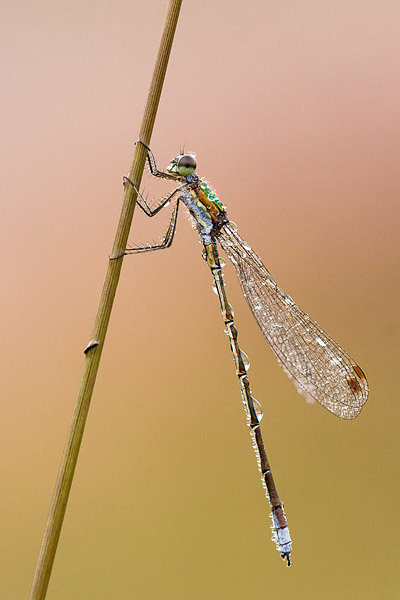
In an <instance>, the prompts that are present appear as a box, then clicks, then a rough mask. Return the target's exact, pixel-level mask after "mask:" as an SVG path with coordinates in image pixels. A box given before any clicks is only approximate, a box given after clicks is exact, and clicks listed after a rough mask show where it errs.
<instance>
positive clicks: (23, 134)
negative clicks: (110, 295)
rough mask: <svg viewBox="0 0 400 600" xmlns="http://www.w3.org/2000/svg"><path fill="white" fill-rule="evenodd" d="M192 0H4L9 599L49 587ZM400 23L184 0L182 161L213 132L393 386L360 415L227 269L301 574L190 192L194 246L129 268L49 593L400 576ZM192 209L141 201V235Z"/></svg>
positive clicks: (277, 241)
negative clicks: (91, 359)
mask: <svg viewBox="0 0 400 600" xmlns="http://www.w3.org/2000/svg"><path fill="white" fill-rule="evenodd" d="M166 5H167V2H166V1H164V0H163V1H154V2H135V1H133V2H132V1H131V2H124V1H119V2H117V3H116V2H109V1H108V0H105V1H103V2H94V1H90V0H89V1H86V2H83V3H82V2H78V1H77V0H72V1H71V2H69V3H67V4H65V3H61V2H57V3H54V2H50V1H39V2H37V3H35V4H33V3H31V2H27V1H15V0H13V2H11V1H8V2H7V1H3V2H1V35H0V39H1V42H0V43H1V48H2V60H1V69H2V74H1V82H2V88H3V91H2V110H1V123H2V125H1V127H2V129H1V139H2V144H1V148H2V156H1V161H0V165H1V169H2V173H1V179H0V181H1V185H2V207H3V208H2V219H1V236H0V239H1V244H2V249H1V255H2V259H3V260H2V288H3V293H2V311H1V312H2V333H1V365H2V383H1V419H0V428H1V429H0V448H1V462H0V469H1V474H0V475H1V481H2V493H1V497H0V509H1V510H0V518H1V522H0V530H1V544H0V545H1V565H0V566H1V588H2V590H1V596H2V598H7V600H14V599H15V600H17V599H18V600H19V599H21V598H26V597H28V594H29V589H30V585H31V581H32V578H33V573H34V569H35V564H36V560H37V555H38V551H39V547H40V543H41V538H42V534H43V530H44V525H45V522H46V519H47V514H48V508H49V504H50V499H51V495H52V492H53V487H54V482H55V478H56V474H57V470H58V465H59V461H60V457H61V454H62V449H63V446H64V442H65V438H66V434H67V429H68V426H69V421H70V418H71V414H72V410H73V406H74V402H75V396H76V391H77V388H78V385H79V381H80V377H81V372H82V366H83V361H84V356H83V353H82V351H83V348H84V347H85V346H86V344H87V342H88V340H89V339H90V336H91V329H92V325H93V320H94V316H95V313H96V309H97V303H98V299H99V296H100V291H101V288H102V284H103V279H104V275H105V270H106V267H107V260H108V258H107V257H108V254H109V252H110V249H111V246H112V241H113V239H114V232H115V228H116V224H117V221H118V218H119V212H120V207H121V202H122V185H121V178H122V175H123V174H125V173H127V172H128V171H129V166H130V162H131V158H132V155H133V149H134V147H133V142H134V141H135V140H136V138H137V136H138V131H139V126H140V122H141V116H142V111H143V108H144V104H145V100H146V95H147V90H148V86H149V82H150V78H151V73H152V67H153V64H154V59H155V55H156V51H157V48H158V43H159V38H160V33H161V28H162V24H163V20H164V16H165V10H166ZM399 18H400V5H399V3H398V2H397V0H393V1H392V2H390V1H383V2H377V1H368V0H367V1H366V0H362V1H361V0H360V1H356V0H341V1H333V0H332V1H325V2H320V1H311V0H310V1H306V0H299V1H296V0H292V1H286V2H285V1H280V2H272V1H269V0H268V1H252V2H248V3H243V2H239V1H236V0H235V1H230V2H227V1H225V2H223V1H221V2H210V1H207V2H195V1H193V0H186V2H184V4H183V8H182V12H181V19H180V22H179V24H178V30H177V34H176V40H175V43H174V47H173V51H172V54H171V61H170V66H169V70H168V74H167V79H166V83H165V87H164V92H163V96H162V99H161V104H160V109H159V113H158V117H157V121H156V126H155V130H154V135H153V139H152V147H153V149H154V151H155V154H156V157H157V159H158V161H159V162H160V164H161V165H165V164H166V163H167V162H168V161H169V159H170V158H171V157H172V156H174V155H175V154H176V153H177V152H178V151H179V148H180V147H181V146H182V145H183V144H185V145H186V146H185V147H186V149H187V150H194V151H196V152H197V157H198V165H199V167H198V172H199V174H200V175H202V176H203V175H205V176H207V178H208V180H209V181H210V182H211V183H212V184H213V185H214V186H215V187H216V188H217V190H218V192H219V195H220V197H221V199H222V201H223V202H225V203H226V204H227V205H228V214H229V216H230V218H231V219H232V220H233V221H236V222H237V223H238V224H239V231H240V233H241V234H242V236H243V237H244V238H245V239H246V240H248V241H249V242H250V243H251V245H252V246H253V247H254V248H255V250H256V251H257V252H258V253H259V254H260V255H261V257H263V260H264V262H265V263H266V265H267V266H268V268H270V270H271V272H272V273H273V274H274V276H275V277H276V278H277V280H278V283H279V284H280V286H281V287H283V289H285V290H286V291H287V292H288V293H289V294H290V295H292V296H293V297H294V298H295V299H296V301H297V302H298V304H299V305H300V306H301V307H303V308H304V309H305V310H307V312H309V313H310V315H311V316H312V317H313V318H314V319H316V320H317V321H318V322H319V323H320V324H321V325H322V326H323V327H324V329H326V330H327V331H328V332H329V333H330V334H331V335H333V336H334V338H335V339H336V340H338V341H339V343H340V344H341V345H343V347H344V348H345V349H346V350H347V351H348V352H349V353H350V354H351V355H352V356H353V357H354V358H355V360H356V361H357V362H359V364H360V365H361V366H362V368H363V369H364V370H365V372H366V373H367V376H368V379H369V383H370V386H371V394H370V400H369V402H368V403H367V405H366V406H365V408H364V410H363V412H362V414H361V416H360V417H359V418H358V419H357V420H356V421H353V422H351V421H350V422H345V421H341V420H339V419H337V418H335V417H333V416H332V415H330V414H329V413H328V412H327V411H325V410H323V409H322V408H321V407H319V406H310V405H307V404H306V403H305V402H304V400H303V399H302V398H301V397H300V396H298V395H297V394H296V392H295V390H294V388H293V386H292V384H291V383H290V382H289V381H288V380H287V378H286V377H285V375H284V374H283V373H282V372H281V370H280V368H279V367H278V366H277V364H276V362H275V359H274V358H273V356H272V354H271V352H270V350H269V349H268V347H267V344H266V343H265V341H264V339H263V337H262V335H261V333H260V331H259V329H258V327H257V325H256V323H255V321H254V319H253V318H252V315H251V313H250V311H249V309H248V308H247V306H246V303H245V301H244V299H243V297H242V295H241V291H240V288H239V285H238V283H237V281H236V277H235V274H234V271H233V269H232V268H231V266H230V265H227V268H226V280H227V284H228V287H227V291H228V294H229V297H230V300H231V302H232V305H233V306H234V308H235V314H236V322H237V326H238V329H239V333H240V336H239V339H240V343H241V346H242V348H243V349H244V350H245V351H246V352H247V353H248V355H249V357H250V360H251V369H250V372H249V375H250V380H251V383H252V389H253V392H254V395H255V397H256V398H257V399H258V400H259V401H260V402H261V403H262V404H263V406H264V413H265V416H264V421H263V431H264V438H265V440H266V444H267V449H268V450H269V456H270V460H271V463H272V467H273V470H274V473H275V478H276V481H277V485H278V489H279V492H280V495H281V497H282V499H283V501H284V502H285V507H286V511H287V515H288V520H289V525H290V531H291V534H292V537H293V541H294V550H293V566H292V568H291V569H286V568H285V567H284V565H283V563H281V559H280V558H279V555H278V553H277V552H276V551H275V549H274V545H273V544H272V542H271V541H270V540H269V538H270V530H269V525H270V521H269V518H268V512H269V510H268V507H267V504H266V500H265V498H264V496H263V490H262V487H261V485H260V482H259V475H258V472H257V469H256V462H255V457H254V455H253V451H252V449H251V443H250V436H249V434H248V431H247V429H246V425H245V416H244V412H243V408H242V403H241V399H240V393H239V387H238V383H237V380H236V376H235V370H234V366H233V362H232V357H231V352H230V349H229V345H228V340H227V339H226V336H225V335H224V334H223V323H222V320H221V316H220V313H219V308H218V300H217V298H216V297H215V296H214V294H213V293H212V291H211V277H210V273H209V272H208V269H207V267H206V265H205V263H204V261H203V260H202V258H201V247H200V245H199V243H198V241H197V238H196V235H195V233H194V232H193V230H192V229H191V227H190V226H189V225H188V223H187V222H186V218H185V215H184V212H182V214H181V216H180V222H179V227H178V233H177V236H176V242H175V243H174V245H173V247H172V248H171V249H170V250H169V251H167V252H164V253H162V252H161V253H154V254H151V255H147V256H136V257H129V258H128V259H126V261H125V262H124V266H123V270H122V277H121V280H120V285H119V288H118V292H117V297H116V302H115V305H114V309H113V313H112V318H111V323H110V328H109V332H108V336H107V343H106V346H105V350H104V352H103V358H102V362H101V365H100V371H99V376H98V379H97V384H96V388H95V393H94V396H93V401H92V406H91V409H90V412H89V418H88V423H87V429H86V432H85V437H84V440H83V444H82V448H81V454H80V457H79V461H78V467H77V471H76V476H75V480H74V484H73V488H72V492H71V497H70V502H69V506H68V510H67V514H66V519H65V522H64V527H63V531H62V535H61V539H60V544H59V549H58V553H57V557H56V561H55V565H54V569H53V574H52V578H51V581H50V586H49V592H48V598H49V599H55V600H70V599H72V598H74V599H75V600H78V599H82V600H86V599H92V598H93V599H96V600H102V599H107V600H108V599H110V598H133V597H135V598H136V597H137V598H146V599H147V598H149V599H153V598H154V599H158V598H163V599H177V598H193V599H203V598H207V599H217V598H218V599H219V598H231V599H241V600H242V599H243V600H244V599H247V598H249V597H259V598H269V597H270V596H271V594H274V596H275V597H285V598H299V599H303V598H304V599H318V600H320V599H327V600H331V599H332V600H333V599H336V598H338V597H340V598H341V599H342V600H350V599H352V600H355V599H363V600H368V599H371V600H372V599H376V598H385V599H392V598H398V597H399V596H400V590H399V584H398V573H399V566H400V565H399V544H398V536H399V526H398V500H399V488H400V486H399V480H398V451H399V444H398V439H399V436H398V429H399V425H400V423H399V387H398V375H399V300H400V299H399V291H400V283H399V256H400V252H399V225H400V218H399V217H400V214H399V192H400V179H399V172H400V169H399V161H398V154H399V152H398V149H399V143H400V135H399V134H400V132H399V123H400V86H399V67H400V65H399V63H400V60H399V57H400V36H399ZM158 184H160V185H158ZM144 185H145V187H146V189H147V190H149V191H151V194H153V195H154V196H160V195H161V194H163V193H166V192H167V190H168V189H170V186H169V185H168V183H167V182H161V183H160V182H153V181H152V180H148V181H146V182H144ZM166 221H167V215H163V214H161V215H160V216H159V217H158V218H157V219H154V220H148V222H147V221H146V219H145V218H144V217H142V215H141V214H139V211H138V212H137V213H136V214H135V224H134V228H133V231H132V235H131V240H132V241H133V240H136V241H139V242H140V241H146V240H148V239H150V238H156V239H157V238H158V237H159V236H160V234H161V233H162V232H163V231H164V229H165V225H166Z"/></svg>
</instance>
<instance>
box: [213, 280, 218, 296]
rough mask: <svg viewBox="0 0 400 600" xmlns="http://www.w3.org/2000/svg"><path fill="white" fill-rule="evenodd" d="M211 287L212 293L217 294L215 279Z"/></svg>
mask: <svg viewBox="0 0 400 600" xmlns="http://www.w3.org/2000/svg"><path fill="white" fill-rule="evenodd" d="M212 289H213V292H214V294H217V296H218V288H217V284H216V283H215V281H213V284H212Z"/></svg>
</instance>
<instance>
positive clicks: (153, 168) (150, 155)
mask: <svg viewBox="0 0 400 600" xmlns="http://www.w3.org/2000/svg"><path fill="white" fill-rule="evenodd" d="M136 143H137V144H142V146H144V147H145V148H146V150H147V163H148V165H149V169H150V173H151V174H152V175H154V177H160V178H161V179H172V180H173V181H176V177H175V176H174V175H171V174H170V173H165V172H164V171H159V170H158V168H157V163H156V159H155V158H154V154H153V152H152V151H151V149H150V148H149V146H147V144H145V143H144V142H142V140H138V141H137V142H136Z"/></svg>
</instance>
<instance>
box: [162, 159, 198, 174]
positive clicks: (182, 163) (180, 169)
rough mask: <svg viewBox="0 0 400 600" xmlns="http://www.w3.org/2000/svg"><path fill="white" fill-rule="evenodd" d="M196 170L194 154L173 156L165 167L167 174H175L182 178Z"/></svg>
mask: <svg viewBox="0 0 400 600" xmlns="http://www.w3.org/2000/svg"><path fill="white" fill-rule="evenodd" d="M195 170H196V155H195V154H179V156H175V158H173V159H172V160H171V162H170V164H169V165H168V167H167V171H168V173H176V174H177V175H181V176H182V177H188V176H189V175H191V174H192V173H194V172H195Z"/></svg>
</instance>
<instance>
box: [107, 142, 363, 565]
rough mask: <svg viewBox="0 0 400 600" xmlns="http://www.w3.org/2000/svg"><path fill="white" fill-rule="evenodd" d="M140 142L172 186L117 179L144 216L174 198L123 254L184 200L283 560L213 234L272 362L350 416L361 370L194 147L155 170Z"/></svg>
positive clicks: (273, 496)
mask: <svg viewBox="0 0 400 600" xmlns="http://www.w3.org/2000/svg"><path fill="white" fill-rule="evenodd" d="M143 145H145V144H143ZM146 148H147V162H148V166H149V168H150V173H151V174H152V175H154V176H155V177H160V178H163V179H169V180H172V181H175V182H176V183H177V184H178V186H177V187H176V188H175V189H174V190H173V191H172V192H171V193H170V194H169V195H168V196H166V197H165V198H162V199H161V200H160V201H159V202H157V203H156V205H155V206H154V207H151V206H150V205H149V204H148V203H147V201H146V200H145V199H144V198H143V196H142V195H141V194H140V193H139V192H138V190H137V188H136V185H135V183H134V182H132V181H130V179H128V178H127V177H124V184H130V185H132V186H133V187H134V188H135V189H136V191H137V192H138V198H137V203H138V204H139V206H140V208H141V209H142V210H143V211H144V212H145V214H146V215H147V216H149V217H153V216H154V215H156V214H157V213H158V212H159V211H160V210H161V209H163V208H164V207H165V206H167V205H168V204H170V203H171V202H173V203H174V206H173V210H172V216H171V220H170V223H169V225H168V229H167V231H166V232H165V234H164V236H163V239H162V241H161V242H160V243H159V244H153V245H148V246H144V247H135V246H130V247H128V248H127V249H126V251H125V254H135V253H139V252H149V251H153V250H160V249H163V248H168V247H169V246H171V244H172V242H173V239H174V234H175V229H176V222H177V218H178V209H179V203H180V202H182V203H183V204H184V205H185V206H186V209H187V211H188V213H189V215H190V217H191V219H192V222H193V224H194V226H195V228H196V229H197V231H198V233H199V235H200V239H201V241H202V243H203V258H204V259H205V260H206V261H207V264H208V266H209V267H210V270H211V273H212V275H213V278H214V282H213V287H214V291H215V292H216V293H217V294H218V297H219V301H220V306H221V312H222V316H223V319H224V323H225V333H226V334H227V335H228V337H229V341H230V345H231V349H232V353H233V358H234V361H235V366H236V374H237V376H238V379H239V383H240V388H241V394H242V400H243V404H244V407H245V411H246V416H247V423H248V425H249V428H250V434H251V436H252V439H253V448H254V450H255V452H256V456H257V463H258V468H259V470H260V472H261V473H262V483H263V486H264V489H265V492H266V496H267V498H268V500H269V503H270V506H271V511H272V512H271V517H272V529H273V532H274V536H273V539H274V541H275V542H276V547H277V550H278V551H279V552H280V554H281V556H282V558H283V559H284V560H286V561H287V565H288V566H289V565H290V553H291V550H292V545H291V539H290V534H289V529H288V526H287V521H286V515H285V512H284V510H283V504H282V502H281V501H280V499H279V496H278V493H277V490H276V487H275V483H274V479H273V476H272V472H271V467H270V465H269V461H268V458H267V455H266V452H265V448H264V443H263V439H262V436H261V430H260V421H261V418H262V414H263V413H262V408H261V405H260V404H259V403H258V402H257V400H255V398H253V396H252V393H251V389H250V383H249V378H248V375H247V369H248V366H249V361H248V358H247V356H246V354H245V353H244V352H243V351H241V349H240V348H239V344H238V332H237V329H236V327H235V325H234V321H233V310H232V308H231V305H230V304H229V302H228V298H227V295H226V291H225V286H224V279H223V272H222V267H223V266H224V265H223V261H222V260H221V259H220V257H219V254H218V249H217V242H218V243H219V244H220V245H221V246H222V248H223V250H224V251H225V252H226V254H227V255H228V257H229V259H230V260H231V261H232V263H233V265H234V267H235V269H236V272H237V275H238V277H239V281H240V285H241V287H242V290H243V294H244V296H245V298H246V300H247V302H248V304H249V306H250V309H251V311H252V313H253V315H254V317H255V319H256V321H257V323H258V324H259V326H260V328H261V331H262V332H263V334H264V336H265V338H266V339H267V341H268V343H269V345H270V346H271V348H272V350H273V352H274V353H275V355H276V358H277V359H278V362H279V364H280V365H281V366H282V368H283V370H284V371H285V373H286V374H287V375H288V376H289V377H290V379H291V380H292V381H293V383H294V385H295V386H296V388H297V390H298V391H299V392H300V393H301V394H303V396H305V397H306V399H307V400H311V401H315V400H317V401H318V402H319V403H320V404H322V406H324V407H325V408H327V409H328V410H329V411H330V412H332V413H333V414H335V415H337V416H338V417H340V418H342V419H353V418H354V417H356V416H357V415H358V414H359V413H360V411H361V409H362V406H363V404H364V403H365V402H366V400H367V397H368V384H367V380H366V377H365V375H364V373H363V371H362V370H361V368H360V367H359V366H358V365H357V364H356V363H355V362H354V361H353V360H352V358H350V356H349V355H348V354H347V353H346V352H344V350H342V348H341V347H340V346H339V345H338V344H337V343H336V342H335V341H334V340H333V339H332V338H331V337H329V336H328V335H327V334H326V333H325V332H324V331H323V330H322V329H320V327H319V326H318V325H317V324H316V323H315V322H314V321H312V320H311V319H310V317H309V316H308V315H307V314H306V313H304V312H303V311H302V310H301V309H300V308H299V307H298V306H297V305H296V304H295V303H294V301H293V300H292V298H290V296H288V295H287V294H285V292H283V291H282V290H281V289H280V288H279V287H278V286H277V284H276V283H275V280H274V279H273V278H272V276H271V274H270V273H269V271H268V270H267V269H266V268H265V266H264V265H263V263H262V262H261V259H260V258H259V257H258V256H257V254H256V253H255V252H254V250H252V249H251V248H250V246H249V244H247V243H246V242H245V241H244V240H243V239H242V238H241V237H240V235H239V234H238V232H237V228H236V225H235V224H234V223H232V222H231V221H229V219H228V217H227V214H226V211H225V208H226V207H225V206H224V204H222V202H221V201H220V200H219V198H218V197H217V195H216V193H215V191H213V190H211V189H210V187H209V185H208V184H207V182H206V180H205V179H200V178H199V177H198V176H197V175H196V173H195V171H196V158H195V155H194V154H179V155H178V156H176V157H175V158H173V159H172V160H171V162H170V164H169V165H168V167H167V168H166V171H160V170H159V169H158V168H157V164H156V161H155V159H154V155H153V153H152V152H151V150H150V148H148V147H147V146H146ZM112 258H114V259H116V258H120V257H112Z"/></svg>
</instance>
